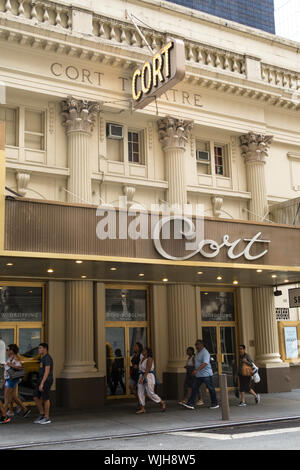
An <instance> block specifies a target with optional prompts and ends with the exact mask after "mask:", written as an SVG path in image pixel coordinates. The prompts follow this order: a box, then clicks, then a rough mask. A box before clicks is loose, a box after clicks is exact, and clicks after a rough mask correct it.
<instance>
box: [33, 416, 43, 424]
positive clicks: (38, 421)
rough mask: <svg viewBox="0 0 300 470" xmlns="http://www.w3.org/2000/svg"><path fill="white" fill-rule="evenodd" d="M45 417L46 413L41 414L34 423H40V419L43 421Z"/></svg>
mask: <svg viewBox="0 0 300 470" xmlns="http://www.w3.org/2000/svg"><path fill="white" fill-rule="evenodd" d="M44 418H45V416H44V415H40V416H39V417H38V418H37V419H36V420H35V421H33V422H34V424H40V421H41V420H42V419H44Z"/></svg>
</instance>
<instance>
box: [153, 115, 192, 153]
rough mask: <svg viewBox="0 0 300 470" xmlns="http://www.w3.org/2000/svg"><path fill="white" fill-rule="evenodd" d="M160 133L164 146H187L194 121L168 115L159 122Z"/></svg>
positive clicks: (165, 148) (166, 147)
mask: <svg viewBox="0 0 300 470" xmlns="http://www.w3.org/2000/svg"><path fill="white" fill-rule="evenodd" d="M157 125H158V135H159V140H160V143H161V144H162V148H163V149H164V150H168V148H174V147H177V148H185V145H186V143H187V141H188V139H189V135H190V131H191V130H192V127H193V121H184V120H183V119H177V118H174V117H172V116H166V117H165V118H163V119H160V120H159V121H158V123H157Z"/></svg>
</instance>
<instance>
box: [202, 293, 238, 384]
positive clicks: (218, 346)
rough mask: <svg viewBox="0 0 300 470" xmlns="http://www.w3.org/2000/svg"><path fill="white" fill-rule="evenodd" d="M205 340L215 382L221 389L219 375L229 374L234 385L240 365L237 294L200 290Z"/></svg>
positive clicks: (229, 379) (229, 381) (228, 382)
mask: <svg viewBox="0 0 300 470" xmlns="http://www.w3.org/2000/svg"><path fill="white" fill-rule="evenodd" d="M200 302H201V320H202V338H203V341H204V343H205V346H206V348H207V350H208V351H209V353H210V354H211V366H212V370H213V374H214V375H213V382H214V386H215V387H219V374H226V375H227V385H228V387H233V386H234V376H235V373H236V363H237V349H236V345H237V338H236V335H237V327H236V313H235V296H234V292H233V291H230V290H226V289H224V291H222V292H218V291H214V290H208V291H206V292H205V291H200Z"/></svg>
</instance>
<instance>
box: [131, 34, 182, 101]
mask: <svg viewBox="0 0 300 470" xmlns="http://www.w3.org/2000/svg"><path fill="white" fill-rule="evenodd" d="M184 75H185V51H184V43H183V41H180V40H178V39H171V40H170V41H169V42H168V43H167V44H166V45H165V46H164V47H163V48H162V49H161V50H160V52H157V53H156V54H155V55H154V56H153V57H152V60H147V61H146V62H145V63H144V65H143V67H141V68H138V69H136V70H135V72H134V74H133V76H132V98H133V103H134V107H135V108H143V107H145V106H146V105H147V104H149V103H150V102H151V101H153V100H154V99H155V98H157V97H159V96H160V95H162V94H163V93H165V92H166V91H167V90H168V89H169V88H172V87H173V86H174V85H175V84H176V83H178V82H180V81H181V80H182V79H183V78H184Z"/></svg>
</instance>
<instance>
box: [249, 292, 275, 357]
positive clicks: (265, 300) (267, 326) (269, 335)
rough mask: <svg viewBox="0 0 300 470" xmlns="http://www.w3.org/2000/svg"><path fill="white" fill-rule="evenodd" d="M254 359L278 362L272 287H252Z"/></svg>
mask: <svg viewBox="0 0 300 470" xmlns="http://www.w3.org/2000/svg"><path fill="white" fill-rule="evenodd" d="M252 299H253V316H254V331H255V351H256V361H257V363H259V364H260V365H268V364H277V365H278V364H280V363H281V362H282V361H281V359H280V354H279V345H278V332H277V324H276V319H275V305H274V294H273V289H272V287H264V288H254V289H252Z"/></svg>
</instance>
